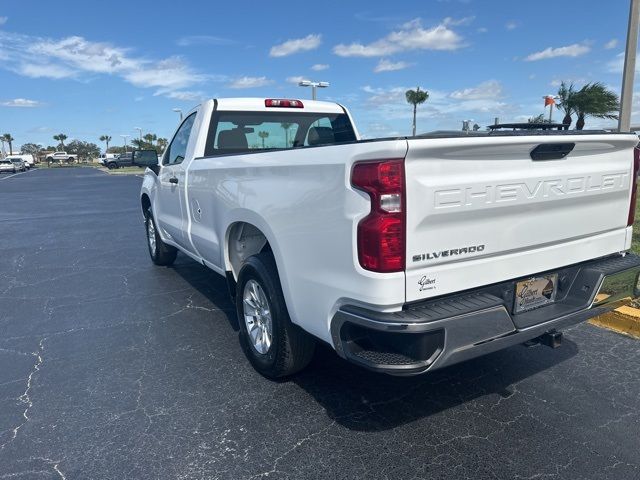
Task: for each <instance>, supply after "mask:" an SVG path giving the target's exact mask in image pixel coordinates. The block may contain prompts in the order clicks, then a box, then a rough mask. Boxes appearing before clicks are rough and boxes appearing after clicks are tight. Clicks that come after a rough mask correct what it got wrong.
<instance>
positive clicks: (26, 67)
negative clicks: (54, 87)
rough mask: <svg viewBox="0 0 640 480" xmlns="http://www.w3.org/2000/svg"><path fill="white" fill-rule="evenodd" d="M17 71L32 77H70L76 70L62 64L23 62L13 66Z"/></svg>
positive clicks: (73, 75)
mask: <svg viewBox="0 0 640 480" xmlns="http://www.w3.org/2000/svg"><path fill="white" fill-rule="evenodd" d="M13 71H14V72H15V73H18V74H20V75H23V76H25V77H30V78H53V79H56V80H57V79H60V78H70V77H75V75H76V72H75V71H74V70H71V69H69V68H67V67H63V66H62V65H56V64H51V63H43V64H40V63H21V64H19V65H18V66H17V67H15V68H13Z"/></svg>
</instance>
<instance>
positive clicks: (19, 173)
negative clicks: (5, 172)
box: [0, 169, 31, 180]
mask: <svg viewBox="0 0 640 480" xmlns="http://www.w3.org/2000/svg"><path fill="white" fill-rule="evenodd" d="M30 171H31V169H29V170H26V171H24V172H18V173H12V174H11V175H9V176H8V177H5V176H3V177H2V178H0V180H7V179H9V178H11V177H16V176H18V175H22V174H24V173H29V172H30Z"/></svg>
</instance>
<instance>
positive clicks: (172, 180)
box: [169, 177, 178, 184]
mask: <svg viewBox="0 0 640 480" xmlns="http://www.w3.org/2000/svg"><path fill="white" fill-rule="evenodd" d="M169 183H175V184H177V183H178V178H177V177H171V178H169Z"/></svg>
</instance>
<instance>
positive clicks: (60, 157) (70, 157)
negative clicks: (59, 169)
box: [47, 152, 78, 163]
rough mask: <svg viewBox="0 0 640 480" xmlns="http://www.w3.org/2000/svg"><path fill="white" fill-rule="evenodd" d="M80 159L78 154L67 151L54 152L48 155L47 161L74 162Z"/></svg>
mask: <svg viewBox="0 0 640 480" xmlns="http://www.w3.org/2000/svg"><path fill="white" fill-rule="evenodd" d="M77 160H78V156H77V155H74V154H72V153H67V152H54V153H52V154H50V155H47V163H53V162H61V163H62V162H65V163H74V162H76V161H77Z"/></svg>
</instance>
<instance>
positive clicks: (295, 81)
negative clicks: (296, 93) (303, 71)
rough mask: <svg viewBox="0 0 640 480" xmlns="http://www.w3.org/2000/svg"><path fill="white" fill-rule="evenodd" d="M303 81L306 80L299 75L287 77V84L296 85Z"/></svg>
mask: <svg viewBox="0 0 640 480" xmlns="http://www.w3.org/2000/svg"><path fill="white" fill-rule="evenodd" d="M303 80H307V78H306V77H303V76H301V75H297V76H293V77H287V82H288V83H293V84H294V85H297V84H298V83H300V82H301V81H303Z"/></svg>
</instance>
